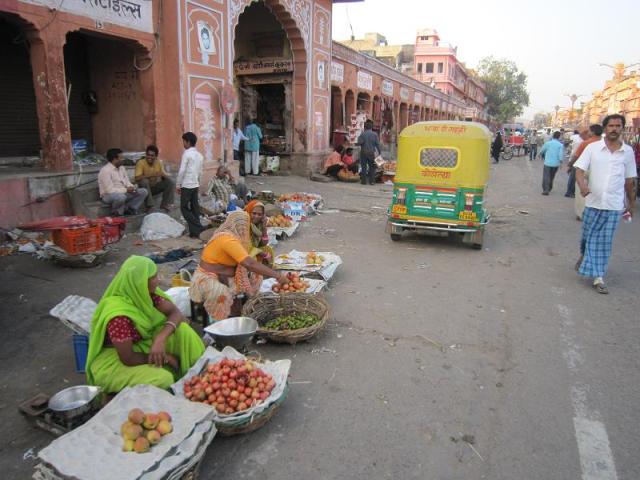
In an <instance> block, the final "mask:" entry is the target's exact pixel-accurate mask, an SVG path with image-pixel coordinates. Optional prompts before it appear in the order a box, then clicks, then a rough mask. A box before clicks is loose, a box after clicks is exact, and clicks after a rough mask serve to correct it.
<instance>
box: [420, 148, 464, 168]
mask: <svg viewBox="0 0 640 480" xmlns="http://www.w3.org/2000/svg"><path fill="white" fill-rule="evenodd" d="M420 164H421V165H422V166H423V167H437V168H455V166H456V165H457V164H458V151H457V150H455V149H453V148H423V149H422V150H421V151H420Z"/></svg>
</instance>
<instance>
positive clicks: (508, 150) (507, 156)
mask: <svg viewBox="0 0 640 480" xmlns="http://www.w3.org/2000/svg"><path fill="white" fill-rule="evenodd" d="M512 158H513V147H512V146H511V145H505V146H504V147H502V150H501V151H500V160H511V159H512Z"/></svg>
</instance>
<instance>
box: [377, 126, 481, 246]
mask: <svg viewBox="0 0 640 480" xmlns="http://www.w3.org/2000/svg"><path fill="white" fill-rule="evenodd" d="M490 146H491V133H490V132H489V129H488V128H487V127H485V126H484V125H482V124H480V123H476V122H457V121H432V122H420V123H415V124H413V125H410V126H408V127H407V128H405V129H404V130H402V132H401V134H400V138H399V141H398V160H397V166H396V175H395V178H394V188H393V200H392V202H391V206H390V207H389V211H388V222H387V231H388V232H389V233H391V238H392V239H393V240H399V239H400V235H401V233H402V232H403V231H405V230H436V231H441V232H442V231H444V232H457V233H460V234H462V235H463V241H465V242H467V243H471V244H472V245H473V246H474V247H476V248H479V247H481V245H482V236H483V231H484V226H485V225H486V223H487V222H488V220H489V216H488V214H487V211H486V208H485V205H484V195H485V190H486V185H487V181H488V179H489V165H490V156H489V150H490Z"/></svg>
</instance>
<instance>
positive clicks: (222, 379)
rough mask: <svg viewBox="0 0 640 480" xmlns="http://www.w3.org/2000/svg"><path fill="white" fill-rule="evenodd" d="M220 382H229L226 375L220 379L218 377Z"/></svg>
mask: <svg viewBox="0 0 640 480" xmlns="http://www.w3.org/2000/svg"><path fill="white" fill-rule="evenodd" d="M220 380H221V381H222V383H224V382H228V381H229V377H228V376H226V375H222V377H220Z"/></svg>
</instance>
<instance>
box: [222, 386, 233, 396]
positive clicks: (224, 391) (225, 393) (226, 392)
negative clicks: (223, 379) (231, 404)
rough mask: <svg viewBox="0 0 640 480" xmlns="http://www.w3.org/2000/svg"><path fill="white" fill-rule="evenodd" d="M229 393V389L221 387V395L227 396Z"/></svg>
mask: <svg viewBox="0 0 640 480" xmlns="http://www.w3.org/2000/svg"><path fill="white" fill-rule="evenodd" d="M230 393H231V390H229V389H228V388H223V389H222V396H223V397H228V396H229V394H230Z"/></svg>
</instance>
